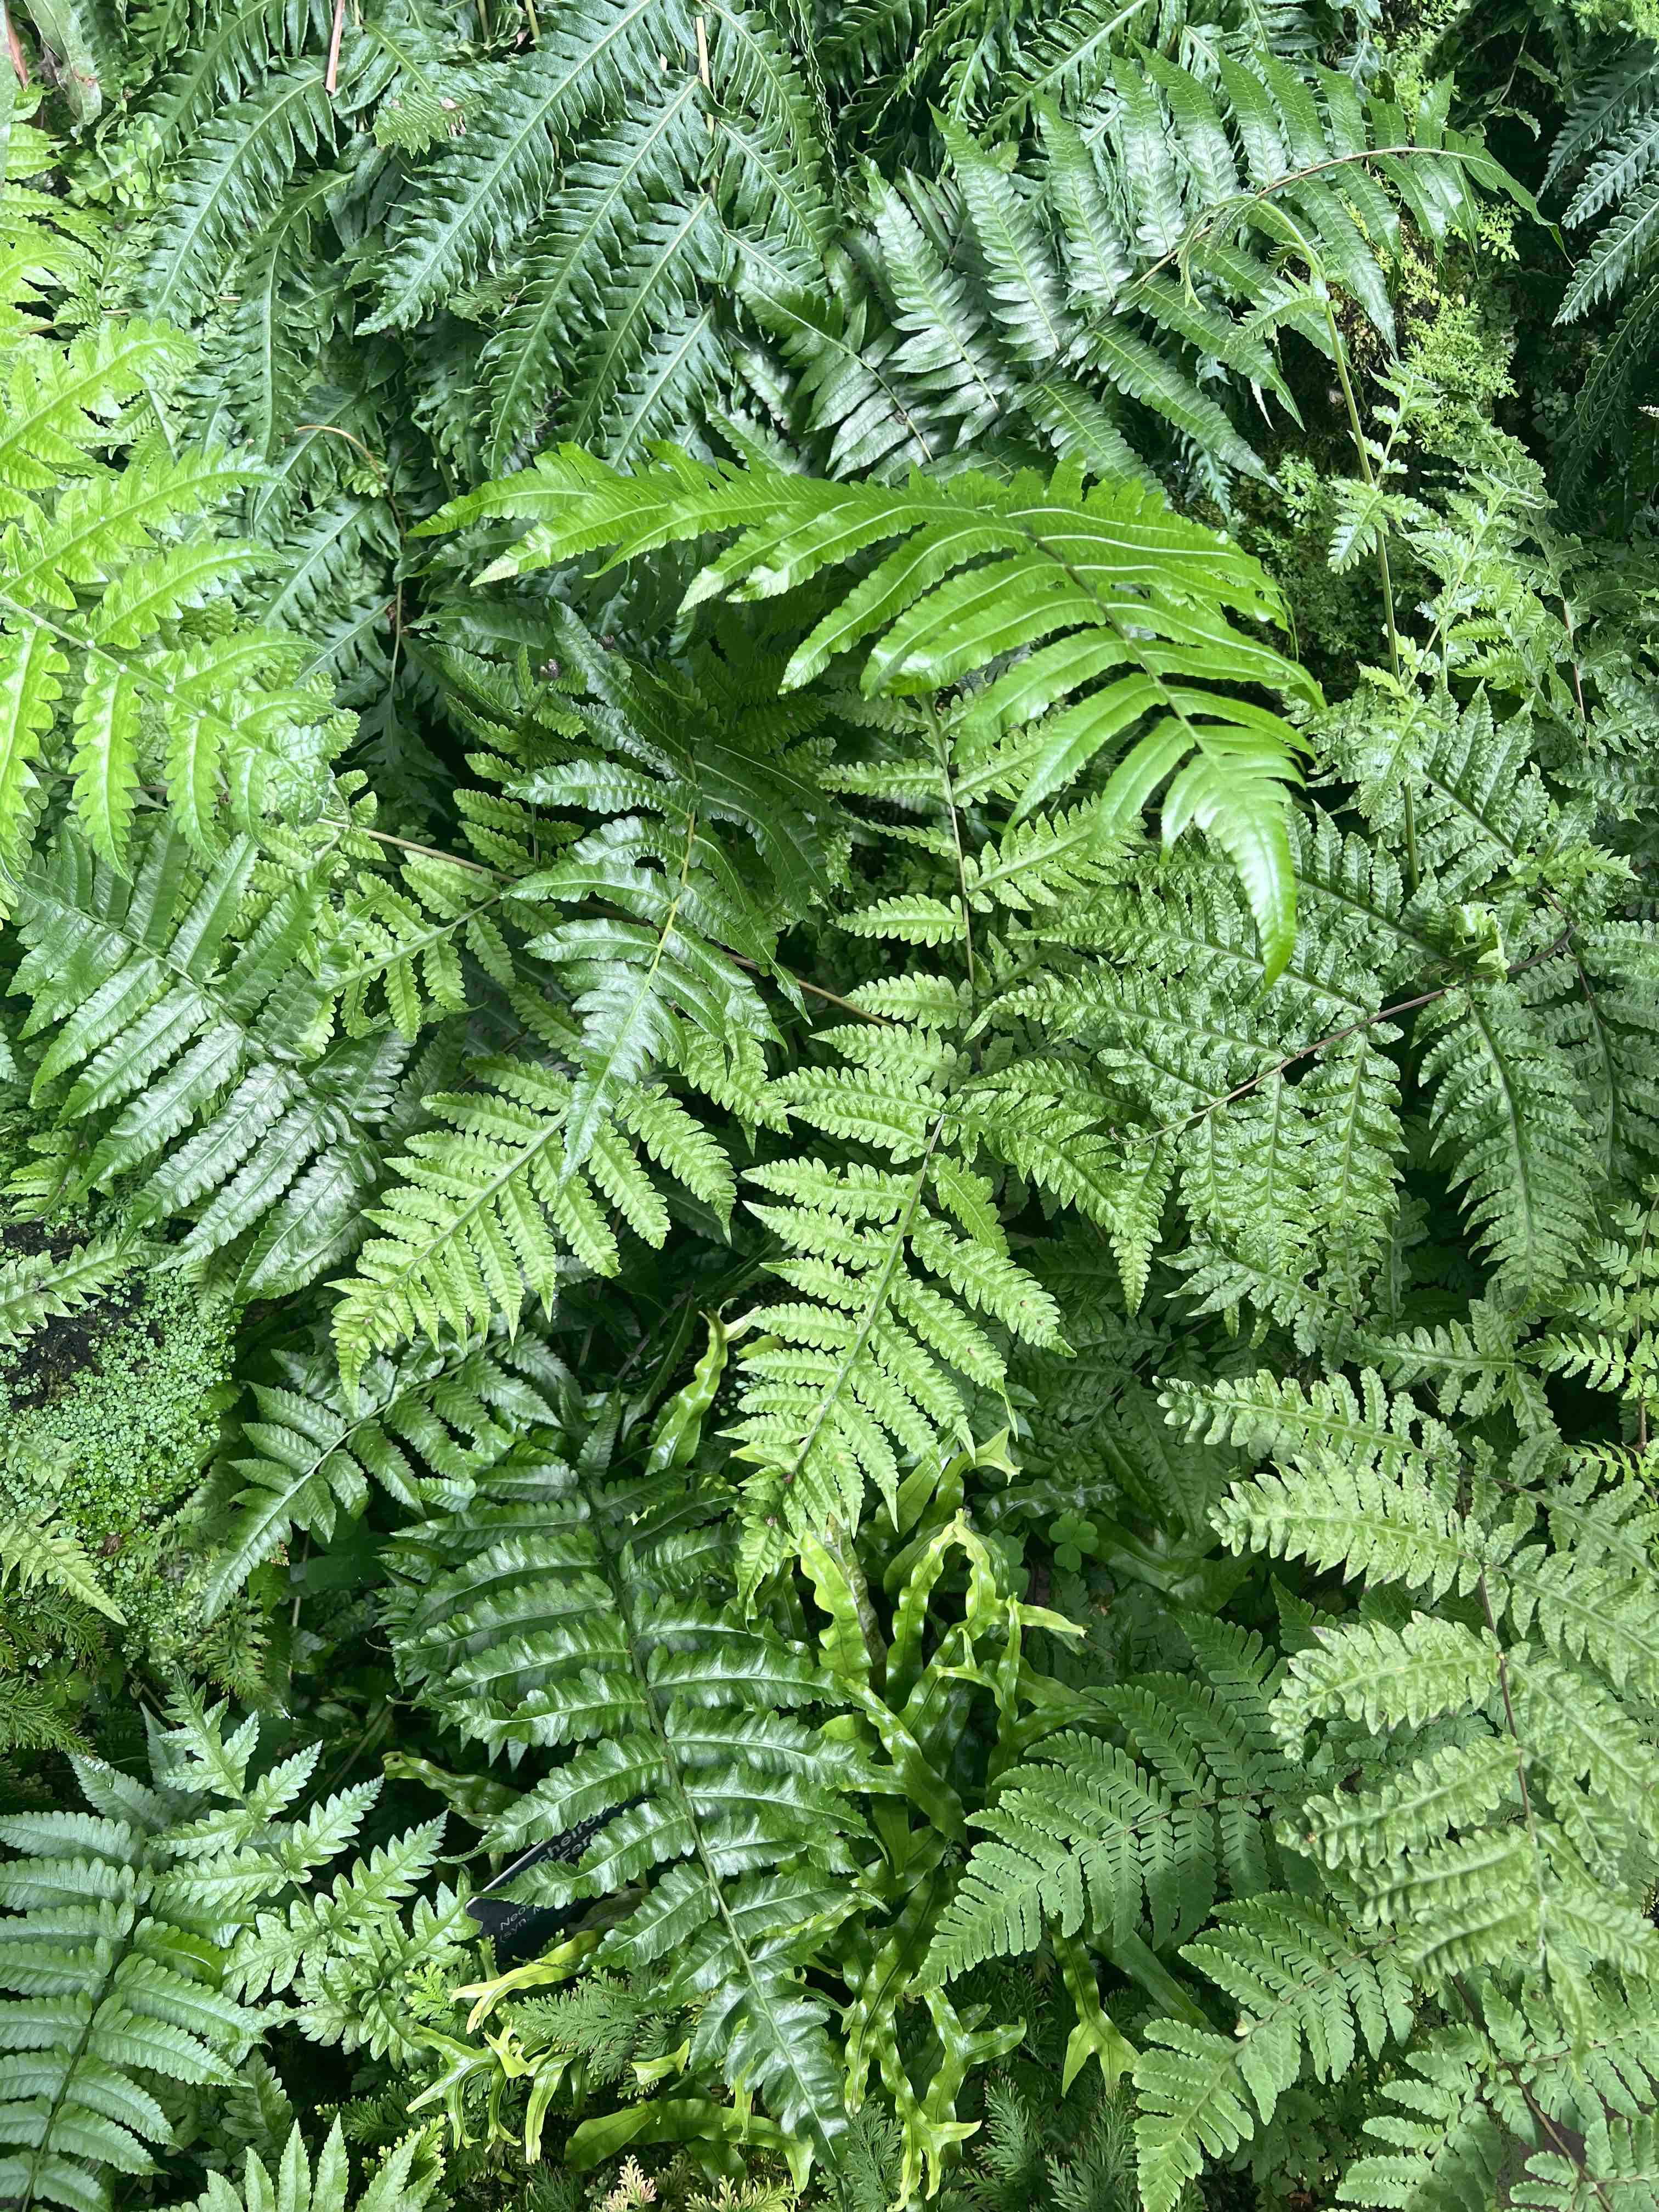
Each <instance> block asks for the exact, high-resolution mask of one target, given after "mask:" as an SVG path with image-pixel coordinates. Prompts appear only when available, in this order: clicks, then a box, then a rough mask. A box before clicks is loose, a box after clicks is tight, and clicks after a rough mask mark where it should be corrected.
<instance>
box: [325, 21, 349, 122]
mask: <svg viewBox="0 0 1659 2212" xmlns="http://www.w3.org/2000/svg"><path fill="white" fill-rule="evenodd" d="M345 11H346V0H334V28H333V30H332V31H331V33H330V34H329V41H328V67H327V69H326V70H325V71H324V73H323V89H324V91H325V92H326V93H327V94H328V96H329V98H330V99H331V100H332V99H333V97H334V95H335V94H336V93H337V91H338V89H339V85H340V40H341V39H342V38H343V36H344V34H345Z"/></svg>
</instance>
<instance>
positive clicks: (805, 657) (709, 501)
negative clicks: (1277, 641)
mask: <svg viewBox="0 0 1659 2212" xmlns="http://www.w3.org/2000/svg"><path fill="white" fill-rule="evenodd" d="M491 514H501V515H510V516H513V517H514V518H515V519H521V520H529V521H530V522H532V525H533V527H532V529H531V531H530V532H528V534H527V535H526V537H525V538H523V539H522V540H520V543H519V544H518V545H517V546H516V547H515V548H514V549H513V550H512V551H511V552H509V553H507V554H506V555H504V556H502V557H501V560H500V561H498V562H496V563H495V565H494V567H493V568H492V569H491V570H490V572H489V573H490V574H492V575H503V574H524V573H526V572H527V571H529V570H532V569H534V568H540V567H544V566H548V565H550V564H552V563H556V562H568V561H572V560H574V559H576V558H578V557H580V556H581V555H583V554H585V553H589V552H592V551H593V550H597V549H599V548H600V547H608V548H611V550H612V552H613V557H615V558H617V559H626V558H629V557H630V556H633V555H635V554H636V553H640V552H643V551H645V550H649V549H651V548H653V547H657V546H660V545H664V544H677V543H681V542H684V541H685V540H688V539H695V538H698V537H700V536H702V535H703V534H704V533H705V532H716V531H720V532H733V531H735V532H737V533H738V535H737V536H736V537H735V538H734V539H733V542H732V544H730V545H729V546H728V547H727V549H726V551H725V552H724V553H723V554H721V555H720V556H719V558H718V559H717V560H716V561H714V562H713V563H712V564H711V565H710V566H709V567H708V568H706V569H705V570H704V571H703V573H702V576H701V577H700V578H699V579H698V580H697V581H696V583H695V584H694V585H693V586H692V589H691V592H690V594H689V599H688V603H689V604H690V605H698V604H701V603H702V602H704V601H706V600H708V599H714V598H718V597H721V596H725V595H727V594H729V595H730V596H732V597H733V598H736V599H756V598H763V597H766V598H769V597H772V596H774V595H775V594H777V593H779V592H784V591H787V590H789V589H790V588H792V587H793V586H799V585H802V584H805V583H806V582H807V581H809V580H811V579H813V578H814V577H817V576H819V575H821V574H823V572H824V571H825V570H826V569H828V568H831V567H832V566H834V565H835V564H837V563H839V562H844V561H846V560H848V558H849V557H850V556H852V555H853V554H854V552H855V551H859V550H871V549H875V548H878V547H881V546H884V545H886V546H891V547H892V550H890V551H888V552H886V553H885V555H884V557H883V558H882V559H881V560H880V561H879V562H878V564H877V565H876V567H875V568H873V569H872V570H871V571H870V573H869V574H867V575H866V576H865V577H864V578H863V580H861V581H860V582H859V583H858V584H857V586H855V587H854V589H853V590H852V591H851V592H848V594H847V595H846V596H845V597H844V598H843V599H842V601H841V602H840V604H839V605H837V606H836V608H835V609H834V610H833V611H831V612H830V613H829V614H827V615H825V616H823V617H822V619H821V620H820V621H819V622H818V623H817V625H816V626H815V627H814V628H813V629H812V630H811V633H810V634H809V635H807V636H806V637H805V639H804V641H802V643H801V644H800V645H799V647H797V648H796V651H795V653H794V654H793V658H792V659H791V660H790V662H789V665H788V666H787V669H786V671H784V676H783V684H784V687H785V688H786V689H790V688H794V687H798V686H799V685H802V684H806V683H808V682H810V681H811V679H812V678H815V677H816V676H817V675H818V674H819V673H820V672H821V671H823V669H824V668H825V667H826V666H827V665H829V662H830V661H831V660H832V659H835V658H836V657H837V656H839V655H840V654H842V653H856V654H858V656H859V658H860V660H861V662H862V667H861V671H860V677H861V683H862V685H863V688H864V690H865V691H866V693H867V694H872V695H877V694H880V693H882V692H891V693H895V694H897V695H899V696H914V695H916V694H923V693H927V692H929V691H934V690H939V689H941V688H942V687H944V686H945V685H947V684H954V683H959V682H963V681H965V680H969V679H971V678H977V677H980V676H981V675H982V674H983V673H984V672H985V671H987V669H988V667H989V666H990V665H992V664H993V663H994V662H995V661H997V660H999V659H1000V658H1001V657H1002V656H1005V655H1007V654H1010V653H1018V652H1020V651H1021V650H1022V649H1024V650H1026V651H1027V652H1029V654H1030V657H1029V658H1028V659H1024V660H1017V661H1016V662H1015V664H1014V665H1012V666H1011V667H1010V668H1009V669H1008V670H1007V671H1006V673H1005V674H1003V675H1002V676H1000V678H998V679H997V680H996V681H995V683H994V684H990V685H987V689H986V690H985V692H984V694H983V696H982V698H981V702H979V704H978V708H977V710H976V711H977V714H979V715H980V716H981V717H982V718H983V719H984V720H985V721H986V722H987V724H988V725H990V726H993V727H995V728H997V729H999V730H1000V732H1001V738H1002V743H1003V744H1004V746H1005V747H1006V750H1008V751H1009V752H1011V753H1013V752H1016V751H1018V755H1019V757H1021V758H1022V759H1023V760H1024V762H1025V763H1027V764H1028V765H1027V774H1026V778H1025V781H1024V796H1023V799H1022V802H1021V811H1029V810H1030V809H1031V808H1033V807H1035V806H1036V805H1038V804H1039V803H1040V802H1041V801H1042V799H1046V798H1048V796H1049V795H1050V794H1051V793H1054V791H1056V790H1058V789H1060V788H1061V787H1063V786H1065V785H1066V783H1068V782H1070V781H1072V780H1073V777H1075V776H1076V775H1079V774H1080V773H1081V772H1082V771H1083V770H1084V769H1085V768H1086V767H1087V766H1088V765H1089V763H1091V761H1092V760H1094V758H1095V757H1097V755H1099V754H1101V753H1102V752H1103V751H1104V750H1107V749H1111V750H1112V751H1121V750H1122V748H1123V746H1124V744H1125V741H1126V740H1127V739H1130V738H1131V736H1132V733H1134V732H1139V734H1138V735H1133V741H1132V742H1129V743H1128V744H1127V752H1125V753H1124V755H1123V757H1121V760H1120V762H1119V764H1118V766H1117V768H1116V769H1115V774H1114V775H1113V776H1112V778H1111V781H1109V784H1108V786H1107V791H1106V800H1107V805H1108V809H1109V811H1110V812H1114V813H1115V815H1116V816H1117V817H1118V818H1119V819H1121V820H1125V821H1128V820H1133V818H1134V817H1136V816H1137V815H1138V814H1139V811H1140V809H1141V807H1142V806H1143V805H1145V804H1146V802H1147V801H1148V800H1149V799H1151V798H1152V796H1153V795H1154V793H1157V792H1158V790H1159V789H1160V787H1164V786H1165V785H1166V784H1167V789H1165V790H1164V800H1163V812H1164V831H1165V835H1166V836H1169V837H1174V836H1178V835H1179V834H1180V832H1181V831H1182V829H1185V828H1186V827H1187V826H1188V824H1189V823H1195V824H1196V825H1197V826H1199V827H1200V828H1201V829H1204V830H1205V832H1206V835H1207V836H1210V837H1211V838H1212V840H1213V841H1214V842H1216V843H1217V844H1218V845H1219V846H1220V848H1222V850H1224V851H1225V853H1226V854H1227V855H1228V857H1229V858H1230V859H1231V860H1232V862H1233V863H1234V865H1235V866H1236V867H1237V869H1238V870H1239V872H1240V876H1241V878H1242V880H1243V883H1244V885H1245V888H1246V890H1247V893H1248V895H1249V900H1250V904H1251V908H1252V911H1253V913H1254V914H1255V918H1256V922H1257V927H1258V928H1259V929H1260V930H1261V934H1262V939H1263V942H1264V945H1266V946H1267V948H1268V957H1269V963H1270V966H1271V968H1272V969H1274V970H1275V971H1276V969H1278V968H1279V967H1280V966H1282V965H1283V963H1284V961H1285V958H1287V957H1288V956H1289V951H1290V946H1291V937H1292V933H1293V929H1294V921H1293V912H1294V903H1293V886H1292V882H1291V866H1290V855H1289V847H1288V841H1287V835H1286V830H1285V798H1284V793H1285V785H1286V784H1287V783H1288V782H1291V781H1294V780H1295V779H1296V775H1297V770H1296V767H1295V753H1296V750H1297V740H1296V738H1295V737H1294V736H1293V734H1292V732H1291V730H1290V728H1289V726H1288V725H1287V724H1286V723H1285V722H1284V720H1282V719H1281V718H1280V717H1279V716H1278V715H1277V714H1274V713H1273V712H1272V711H1270V710H1268V709H1267V708H1262V707H1261V706H1259V705H1257V704H1255V702H1247V701H1245V700H1243V699H1242V698H1240V697H1238V696H1237V692H1236V691H1235V690H1231V689H1230V688H1225V687H1233V686H1237V684H1239V683H1240V682H1241V680H1244V681H1249V682H1253V683H1255V684H1259V685H1261V687H1262V688H1263V689H1264V690H1269V691H1273V692H1277V693H1279V695H1280V696H1292V697H1294V696H1301V697H1304V698H1308V697H1310V696H1311V687H1310V684H1309V681H1308V679H1307V678H1305V676H1304V675H1303V673H1302V672H1301V671H1299V670H1297V668H1295V667H1294V666H1293V665H1292V664H1291V663H1290V662H1289V661H1287V660H1285V659H1283V658H1282V657H1281V656H1280V655H1279V653H1276V652H1274V651H1273V648H1272V647H1269V646H1267V645H1266V644H1264V643H1262V642H1261V641H1259V640H1258V639H1256V638H1254V637H1252V636H1250V635H1248V634H1247V633H1246V632H1245V631H1244V630H1243V629H1240V628H1239V627H1237V625H1236V624H1235V623H1234V622H1233V621H1232V619H1231V612H1230V611H1231V610H1237V611H1238V612H1240V613H1243V615H1245V616H1246V617H1249V618H1250V619H1252V620H1260V619H1261V618H1263V617H1272V615H1273V612H1274V611H1275V608H1276V600H1275V597H1274V594H1273V591H1272V587H1271V586H1269V585H1268V584H1267V579H1266V577H1265V576H1264V574H1262V572H1261V570H1260V569H1259V568H1257V567H1256V566H1255V563H1254V562H1251V561H1250V560H1249V558H1248V557H1247V556H1244V555H1243V554H1241V553H1239V552H1238V551H1237V550H1235V549H1234V548H1232V547H1231V546H1230V545H1228V544H1226V542H1225V540H1224V539H1222V538H1218V536H1216V535H1215V534H1214V533H1213V532H1208V531H1204V530H1200V529H1199V528H1198V527H1197V526H1194V525H1192V524H1189V523H1185V522H1181V521H1177V520H1176V519H1175V518H1174V517H1173V516H1171V515H1170V513H1168V511H1167V510H1166V509H1164V507H1162V505H1161V503H1159V502H1158V501H1156V499H1155V498H1153V497H1152V496H1151V495H1148V494H1146V493H1144V492H1142V491H1139V490H1136V489H1127V488H1124V487H1121V486H1108V485H1100V486H1097V488H1095V489H1093V490H1090V491H1085V489H1083V485H1082V481H1081V475H1080V472H1079V471H1076V470H1074V469H1071V468H1067V469H1063V470H1061V471H1060V472H1059V473H1058V474H1057V475H1056V476H1055V477H1054V479H1053V480H1052V482H1051V483H1048V484H1047V485H1045V484H1043V483H1042V482H1041V481H1040V480H1039V479H1037V478H1036V477H1021V478H1020V479H1018V481H1017V482H1016V483H1013V484H1012V485H1006V486H1005V485H1002V484H998V483H993V482H992V481H990V480H989V479H987V478H985V477H957V478H955V479H953V480H951V482H949V483H944V484H939V485H932V484H928V483H925V482H924V481H922V480H921V479H920V478H915V479H913V480H912V482H911V483H909V484H908V486H906V487H903V488H894V489H879V488H876V487H869V488H854V487H848V486H839V485H834V484H828V483H816V482H813V481H812V480H811V479H810V478H805V477H798V476H793V475H790V474H788V473H787V472H785V471H782V470H779V469H775V468H773V467H771V466H770V465H767V464H764V463H762V462H759V461H757V462H754V463H752V464H751V465H750V466H749V467H747V468H746V469H743V470H725V471H720V470H711V469H707V468H704V467H702V466H700V465H698V464H696V462H694V461H692V460H690V459H689V458H688V457H686V456H684V455H683V454H678V453H665V454H664V455H663V456H662V458H661V459H659V460H658V461H657V462H656V463H655V464H654V465H653V466H652V467H651V468H649V469H647V470H646V471H642V472H641V473H640V474H639V475H637V476H634V477H624V476H622V475H619V474H618V473H617V471H614V470H611V469H609V468H606V467H605V465H603V464H601V463H599V462H596V461H595V460H594V459H592V457H591V456H589V455H587V454H584V453H580V452H579V451H578V450H577V449H576V448H574V447H566V448H564V449H562V451H561V452H560V453H556V454H545V455H544V456H543V457H542V458H541V459H540V460H539V461H538V463H537V465H536V466H535V468H534V469H533V471H529V472H527V473H526V474H525V475H524V476H521V477H517V478H509V479H507V481H506V482H505V483H502V484H501V485H499V486H490V487H488V488H486V489H484V490H483V491H482V492H479V493H477V494H474V495H471V496H470V497H468V498H467V499H465V500H462V501H457V502H455V503H454V504H453V505H452V506H451V507H450V508H448V509H447V510H446V513H445V516H444V518H443V520H445V521H446V522H447V523H454V522H459V521H464V520H471V519H473V518H475V517H477V516H482V515H491ZM895 541H896V542H895ZM1192 679H1196V682H1194V681H1193V680H1192ZM1212 686H1214V687H1216V688H1211V687H1212ZM1200 687H1202V688H1200ZM1108 757H1109V755H1108Z"/></svg>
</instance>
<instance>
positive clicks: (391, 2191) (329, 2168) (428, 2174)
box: [173, 2117, 441, 2212]
mask: <svg viewBox="0 0 1659 2212" xmlns="http://www.w3.org/2000/svg"><path fill="white" fill-rule="evenodd" d="M417 2160H420V2161H421V2162H420V2165H419V2166H418V2169H417V2166H416V2161H417ZM440 2171H441V2169H440V2167H439V2166H438V2163H437V2161H436V2160H435V2159H434V2158H433V2157H432V2156H431V2155H430V2154H429V2150H428V2143H427V2141H426V2138H425V2136H423V2135H422V2134H419V2133H417V2134H415V2135H410V2136H404V2139H403V2141H402V2142H400V2143H398V2144H397V2145H396V2146H395V2147H394V2148H393V2149H392V2154H391V2156H390V2157H389V2158H387V2159H386V2160H385V2161H384V2162H383V2163H382V2164H381V2166H380V2167H379V2168H378V2169H377V2171H376V2172H374V2175H373V2177H372V2178H371V2179H370V2180H369V2182H368V2185H367V2186H366V2187H365V2188H363V2189H362V2190H353V2189H352V2187H351V2185H350V2182H351V2174H350V2161H349V2159H348V2157H347V2155H346V2147H345V2138H344V2136H343V2134H342V2132H341V2128H340V2122H339V2119H338V2117H336V2118H335V2121H334V2124H333V2125H332V2126H331V2128H330V2130H329V2131H328V2135H327V2137H326V2138H325V2142H324V2143H323V2147H322V2148H321V2149H320V2150H319V2152H318V2154H317V2159H316V2163H315V2165H314V2166H313V2162H312V2160H311V2156H310V2154H309V2153H308V2151H307V2148H306V2145H305V2138H304V2137H303V2136H301V2133H300V2130H299V2126H298V2124H297V2123H296V2124H295V2127H294V2130H293V2131H292V2133H291V2134H290V2135H289V2138H288V2141H287V2142H285V2143H284V2145H283V2155H282V2160H281V2163H280V2164H279V2165H278V2166H277V2167H276V2172H275V2173H274V2174H273V2173H272V2172H270V2169H269V2168H268V2167H267V2166H266V2165H265V2163H264V2160H263V2159H262V2158H260V2156H259V2155H258V2152H256V2151H254V2150H252V2149H250V2150H249V2152H248V2154H247V2163H246V2166H245V2167H244V2168H243V2171H242V2177H241V2179H240V2183H238V2182H235V2181H233V2180H232V2179H230V2177H229V2176H228V2174H223V2173H213V2174H210V2175H209V2176H208V2185H207V2187H206V2188H205V2189H204V2191H203V2192H202V2194H201V2195H200V2196H199V2197H197V2198H196V2199H195V2201H194V2202H193V2203H191V2204H190V2205H188V2206H186V2205H182V2204H181V2205H178V2206H175V2207H174V2208H173V2212H266V2208H269V2212H348V2208H349V2212H421V2208H422V2206H423V2205H424V2204H425V2203H426V2201H427V2199H428V2197H430V2196H431V2194H432V2192H433V2191H434V2190H435V2188H436V2187H437V2185H438V2179H439V2173H440Z"/></svg>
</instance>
